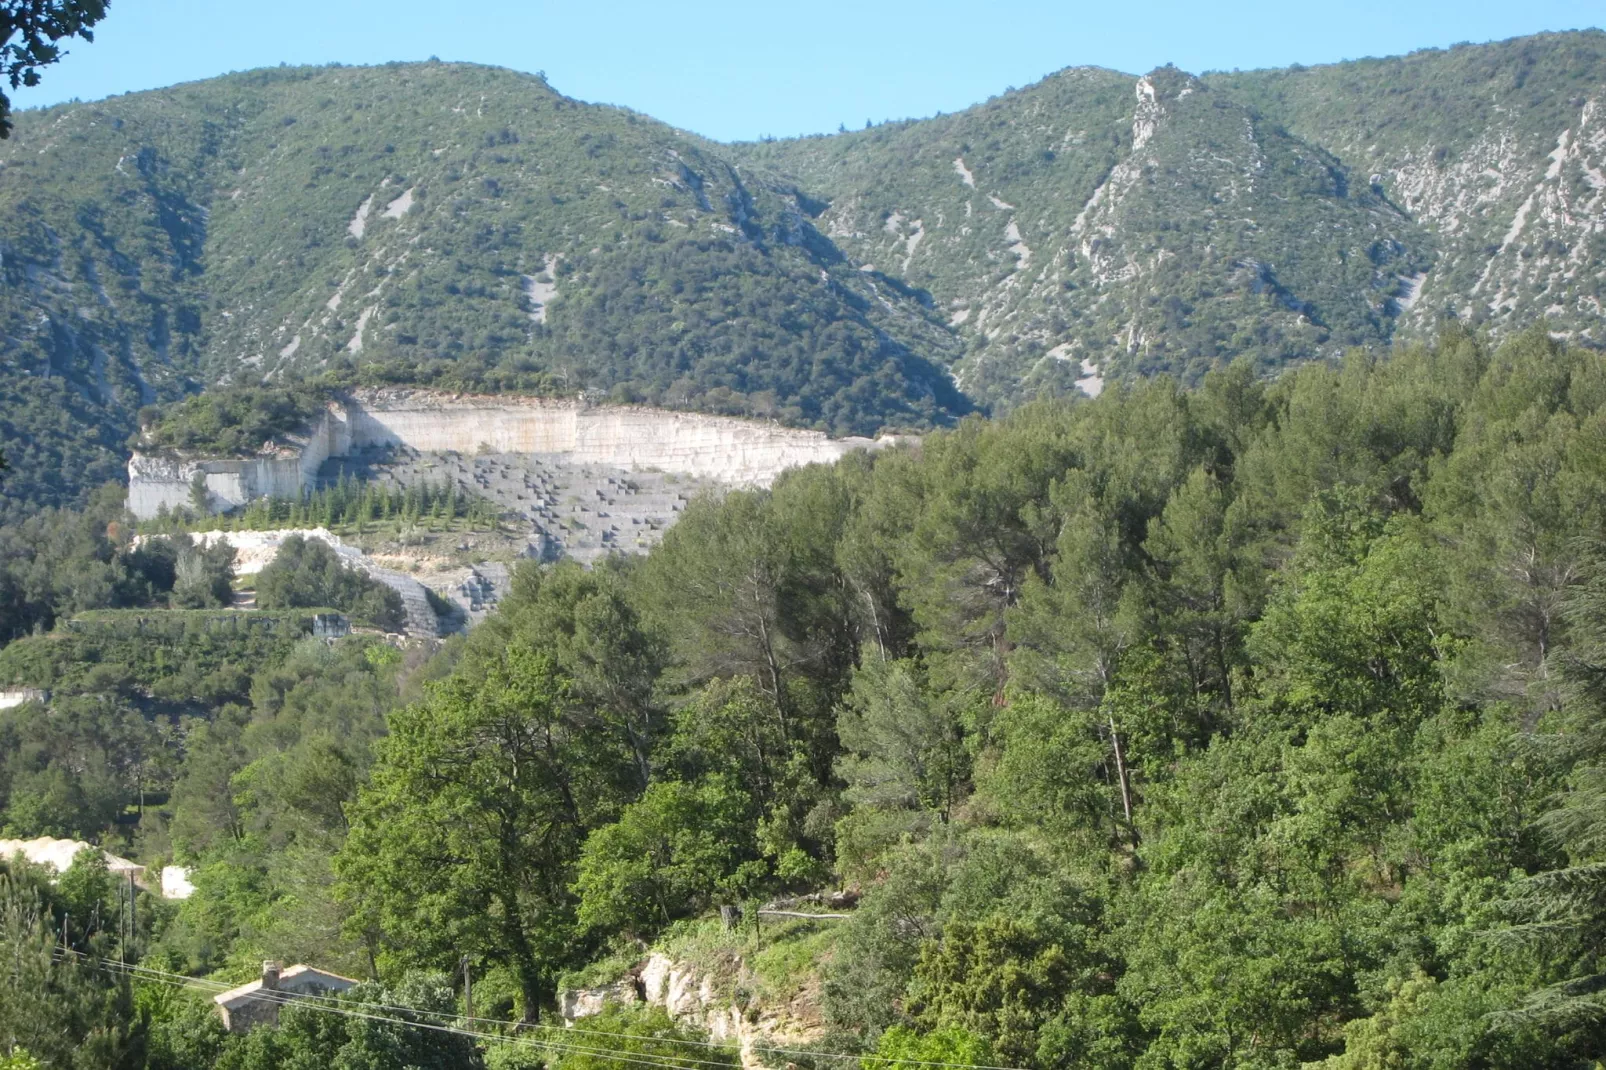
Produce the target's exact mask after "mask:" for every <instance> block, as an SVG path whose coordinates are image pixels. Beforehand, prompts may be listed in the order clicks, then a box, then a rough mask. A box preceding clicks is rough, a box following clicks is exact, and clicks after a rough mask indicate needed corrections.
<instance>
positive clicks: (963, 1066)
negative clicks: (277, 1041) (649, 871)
mask: <svg viewBox="0 0 1606 1070" xmlns="http://www.w3.org/2000/svg"><path fill="white" fill-rule="evenodd" d="M71 953H72V954H74V955H80V956H83V957H86V958H87V957H89V956H87V955H85V954H84V953H83V952H81V951H76V950H73V951H71ZM111 965H112V966H113V967H118V968H125V967H120V966H119V964H116V963H112V964H111ZM126 969H127V970H128V971H131V972H132V973H134V974H136V975H151V976H149V978H148V979H150V980H163V979H171V980H168V983H175V982H176V983H181V984H182V985H184V986H185V987H190V986H193V985H196V984H200V985H204V986H210V987H213V988H215V989H217V990H218V991H227V990H228V989H230V988H234V987H238V986H235V985H229V984H225V983H224V982H221V981H214V980H211V979H209V978H204V977H190V976H188V975H186V974H178V973H170V972H168V971H165V970H157V969H154V968H152V967H148V966H128V967H126ZM253 998H261V999H263V1000H265V1001H268V1002H275V1003H280V1004H288V1003H295V1002H300V1003H310V1002H321V1003H332V1004H338V1005H339V1008H341V1009H343V1008H349V1007H364V1008H369V1009H375V1010H389V1011H397V1012H401V1013H404V1014H410V1015H423V1016H428V1017H433V1018H444V1019H448V1020H451V1021H458V1022H480V1023H485V1024H487V1025H495V1026H502V1027H505V1026H508V1025H515V1024H517V1026H518V1028H519V1029H520V1030H523V1031H525V1032H526V1033H528V1032H535V1031H545V1032H555V1033H558V1034H559V1035H562V1036H569V1035H571V1034H580V1035H582V1036H596V1037H607V1038H610V1039H616V1040H642V1039H646V1038H642V1037H640V1036H637V1035H635V1034H632V1033H621V1032H617V1031H610V1030H605V1029H588V1028H585V1027H583V1026H566V1027H565V1026H552V1025H540V1024H535V1025H524V1024H518V1023H510V1022H507V1021H505V1020H503V1019H499V1018H483V1017H482V1018H473V1017H467V1016H464V1015H457V1014H452V1013H450V1012H446V1011H430V1010H423V1009H420V1008H416V1007H406V1006H401V1005H399V1004H388V1003H370V1002H366V1001H362V1000H353V999H347V998H342V997H337V996H325V995H316V994H312V993H307V994H294V993H277V994H276V996H275V997H269V996H265V995H263V994H262V993H256V994H254V996H253ZM321 1009H322V1008H321ZM329 1009H336V1008H329ZM380 1020H385V1021H396V1019H380ZM399 1024H404V1025H407V1024H417V1025H421V1026H424V1027H425V1028H437V1027H435V1026H431V1025H429V1023H422V1022H419V1023H410V1022H400V1023H399ZM458 1032H462V1033H464V1034H465V1035H469V1036H481V1037H488V1038H491V1039H497V1040H503V1041H507V1040H513V1039H515V1038H512V1037H507V1036H503V1035H501V1034H494V1033H483V1032H472V1031H466V1030H458ZM518 1039H519V1042H520V1043H526V1044H532V1043H533V1044H537V1045H541V1046H546V1047H551V1048H554V1049H568V1050H573V1051H576V1052H578V1053H581V1054H610V1055H612V1054H617V1055H619V1057H621V1058H622V1057H623V1056H624V1054H627V1053H619V1052H618V1051H617V1049H613V1048H587V1047H583V1046H578V1045H575V1044H573V1043H572V1042H569V1043H566V1044H560V1043H557V1042H553V1041H543V1040H540V1039H538V1038H535V1037H524V1038H518ZM650 1039H651V1040H653V1041H654V1042H655V1043H659V1044H680V1045H684V1046H690V1047H697V1048H705V1049H707V1048H713V1049H721V1050H723V1049H728V1047H729V1045H726V1044H721V1043H719V1042H718V1041H711V1040H694V1039H690V1038H684V1037H653V1038H650ZM750 1047H751V1050H752V1051H757V1052H765V1053H767V1054H773V1055H796V1056H802V1057H804V1058H811V1059H848V1060H852V1061H855V1062H858V1061H860V1060H862V1059H865V1058H872V1059H873V1058H875V1056H873V1055H870V1056H862V1055H847V1054H842V1053H838V1052H822V1051H809V1050H807V1049H803V1048H775V1047H766V1046H764V1045H757V1044H755V1045H751V1046H750ZM628 1054H631V1055H637V1056H641V1057H643V1058H649V1059H668V1060H678V1063H676V1065H680V1064H685V1063H692V1064H697V1065H703V1066H717V1067H726V1066H728V1064H726V1063H723V1062H714V1061H712V1060H706V1059H693V1058H690V1057H681V1056H657V1055H653V1054H651V1053H646V1052H636V1053H628ZM896 1061H897V1062H898V1063H900V1064H905V1065H909V1066H927V1067H940V1068H947V1070H1020V1068H1019V1067H1010V1066H995V1065H991V1064H988V1063H959V1062H947V1061H944V1060H937V1059H905V1058H899V1059H897V1060H896Z"/></svg>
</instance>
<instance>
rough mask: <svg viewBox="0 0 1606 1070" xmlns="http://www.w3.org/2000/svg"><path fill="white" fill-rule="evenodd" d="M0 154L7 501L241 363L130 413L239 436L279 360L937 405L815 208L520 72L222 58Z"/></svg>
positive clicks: (944, 351)
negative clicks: (210, 389)
mask: <svg viewBox="0 0 1606 1070" xmlns="http://www.w3.org/2000/svg"><path fill="white" fill-rule="evenodd" d="M58 119H60V120H63V123H62V124H61V125H56V124H57V120H58ZM51 131H57V132H59V133H60V135H61V136H60V137H57V136H56V134H54V133H51ZM47 145H48V147H47ZM41 150H43V151H41ZM0 164H3V165H4V167H5V174H6V177H7V181H6V182H5V183H4V184H3V186H0V202H3V207H4V212H3V213H0V215H3V218H4V220H5V223H4V224H3V226H0V243H3V244H4V246H5V248H6V257H5V264H4V271H3V274H4V286H3V287H0V323H3V324H4V325H5V328H4V330H3V332H0V334H3V336H4V338H5V342H4V343H3V348H0V360H3V361H4V365H3V367H0V449H3V450H4V452H5V453H6V455H7V456H8V457H9V458H10V459H11V461H12V464H13V465H14V467H15V471H14V473H13V474H12V475H11V476H10V477H9V478H8V479H7V481H6V484H5V493H6V495H7V497H8V498H9V499H12V500H14V501H20V502H32V503H40V504H43V503H50V504H62V503H66V502H71V501H75V500H78V499H79V498H80V497H81V495H82V492H83V489H84V486H85V484H84V483H83V482H81V477H80V475H79V474H80V473H84V474H86V475H87V476H88V478H89V479H92V480H99V479H106V478H110V477H112V476H113V475H115V473H116V470H117V468H118V467H119V465H120V463H121V460H122V459H123V458H124V457H126V453H123V449H124V447H123V442H124V440H125V439H127V438H128V437H129V435H130V433H131V432H133V431H134V429H135V428H134V426H133V425H134V420H135V414H136V413H137V412H138V411H139V410H140V409H141V408H142V407H144V406H147V405H149V404H150V403H152V402H172V401H175V400H177V399H179V398H181V397H183V396H184V395H185V394H186V393H190V392H193V391H194V390H195V389H196V388H197V387H200V386H213V385H217V384H220V383H232V384H236V385H238V386H240V387H242V388H245V389H243V390H242V391H239V392H233V393H228V394H226V395H225V396H224V397H223V398H222V399H219V400H217V401H208V400H199V401H194V402H190V403H189V404H188V405H186V406H184V407H183V408H182V410H181V412H180V414H179V417H178V419H177V422H176V423H175V425H174V429H173V430H172V431H171V432H170V433H168V432H161V433H160V434H161V435H162V436H163V437H165V438H167V439H169V440H170V444H172V445H176V446H185V445H197V444H200V443H207V444H209V445H210V444H213V443H214V442H215V443H217V444H219V445H222V446H223V447H224V448H226V449H228V450H230V451H241V450H243V451H247V452H249V451H254V450H256V449H257V448H259V447H260V446H261V445H262V442H263V441H264V439H265V438H267V437H269V436H270V435H272V434H277V433H280V432H282V431H284V430H286V429H287V424H288V423H290V422H293V420H291V419H290V417H292V416H294V415H296V414H297V413H299V412H301V411H302V410H304V409H305V405H306V404H307V403H308V402H309V398H308V396H307V395H305V394H302V393H298V392H297V391H296V390H295V389H294V388H289V389H281V388H279V387H278V386H276V387H275V388H274V389H273V390H269V391H260V390H257V389H256V387H257V384H258V383H259V381H261V380H262V379H263V378H264V377H265V376H273V377H274V381H275V382H276V383H278V382H280V381H281V379H280V378H279V376H278V373H300V372H302V371H316V372H319V373H320V374H321V373H323V372H324V371H325V370H327V371H328V373H329V375H330V376H331V377H332V379H333V380H336V381H339V382H343V383H348V384H350V383H360V382H368V383H378V382H411V383H424V384H430V385H435V386H439V387H441V388H444V389H453V390H464V389H467V390H500V389H523V390H528V391H539V392H546V393H564V394H574V393H577V392H580V391H582V390H584V391H587V392H591V393H594V394H597V395H607V394H608V393H610V392H617V396H620V397H629V398H634V399H639V400H643V401H651V402H656V403H660V404H666V405H673V406H679V407H701V408H708V409H714V410H717V411H728V412H741V413H753V414H760V415H773V416H776V417H778V418H782V419H787V420H789V421H792V422H794V423H799V424H803V425H806V426H811V427H818V428H821V429H823V430H828V431H832V432H835V433H861V434H862V433H872V432H874V431H875V430H877V429H878V428H880V427H882V426H884V425H891V426H906V425H914V426H927V425H930V424H931V423H933V422H943V421H946V420H947V419H949V418H950V417H951V416H953V415H955V414H956V413H959V412H963V411H965V409H966V407H967V406H966V403H965V402H964V401H963V399H962V398H961V397H960V396H959V395H958V394H957V392H956V391H954V389H953V388H952V387H951V385H950V384H949V383H948V381H947V379H946V377H945V375H944V374H943V372H942V370H941V369H942V366H943V365H945V364H946V363H947V362H948V361H949V360H950V359H951V358H952V357H954V356H956V355H957V352H958V349H957V346H956V345H955V344H954V341H953V339H952V338H951V336H950V335H949V334H948V333H947V332H946V331H945V330H944V329H943V328H942V327H941V325H940V323H939V322H938V321H937V319H936V317H935V314H934V313H933V312H932V311H931V310H930V309H928V308H927V307H926V305H925V304H924V303H923V302H922V300H921V296H920V295H919V294H915V293H912V292H910V291H908V290H907V289H906V288H904V287H902V286H901V284H897V283H895V282H893V281H891V280H887V279H882V278H879V277H875V276H871V275H866V274H863V273H861V272H859V271H857V270H855V269H854V267H853V265H851V264H849V263H847V261H846V259H845V258H844V257H843V256H842V254H841V253H840V252H839V251H837V249H836V248H835V246H834V245H833V244H832V243H831V241H830V240H829V239H827V238H825V237H824V236H822V235H821V234H820V233H819V232H818V231H817V230H816V229H815V228H814V226H813V223H812V221H811V220H812V216H813V215H814V214H817V212H818V210H819V208H820V205H818V204H817V203H816V202H814V201H811V200H810V199H809V198H808V197H806V196H805V195H803V194H801V193H799V192H798V191H796V190H794V189H793V188H792V187H791V186H790V185H789V184H787V183H778V182H772V181H770V180H768V179H766V178H763V177H762V176H759V175H750V174H747V173H745V172H742V171H739V170H738V169H736V168H735V167H734V166H732V165H731V164H730V163H728V162H727V161H726V160H725V159H723V158H722V157H721V156H720V155H719V154H718V153H717V152H716V151H715V150H714V148H713V147H712V146H708V145H705V144H703V143H701V142H699V141H698V140H697V139H695V138H692V137H689V136H687V135H684V134H682V133H679V132H677V131H674V130H672V129H670V128H668V127H665V126H663V125H662V124H659V123H656V122H653V121H651V120H649V119H646V118H644V117H642V116H639V115H636V114H634V113H631V112H628V111H624V110H622V109H618V108H611V107H600V106H594V105H587V104H582V103H580V102H578V101H573V100H570V99H568V98H565V97H562V96H560V95H558V94H557V93H555V92H553V91H552V90H551V89H550V88H549V87H547V85H546V84H545V82H544V81H543V80H542V79H540V78H539V77H531V76H527V75H520V74H514V73H512V72H508V71H499V70H491V69H486V68H479V67H473V66H468V65H456V64H442V63H427V64H409V65H401V64H397V65H391V66H387V67H382V68H370V69H351V68H340V67H330V68H319V69H282V70H269V71H258V72H253V73H250V74H244V75H232V76H229V77H225V78H223V79H219V80H215V81H211V82H202V83H193V84H190V85H186V86H180V87H176V88H174V89H171V90H163V91H161V92H158V93H153V94H133V95H129V96H125V97H121V98H118V99H116V100H110V101H105V102H102V103H99V104H96V105H92V106H88V107H83V106H80V105H68V106H66V107H64V108H61V109H50V110H46V111H41V112H33V113H28V114H26V115H23V116H19V126H18V129H17V133H16V136H15V137H14V138H13V139H12V141H11V142H9V143H7V144H6V146H5V148H4V149H0ZM552 287H555V290H554V289H551V288H552ZM261 401H272V402H273V404H272V405H258V404H257V402H261ZM91 485H92V484H91Z"/></svg>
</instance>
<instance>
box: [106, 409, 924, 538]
mask: <svg viewBox="0 0 1606 1070" xmlns="http://www.w3.org/2000/svg"><path fill="white" fill-rule="evenodd" d="M891 441H892V440H891V439H881V440H871V439H866V438H845V439H833V438H828V437H827V436H826V435H824V434H822V433H820V432H818V431H799V430H795V429H793V428H788V427H782V426H780V425H778V424H771V423H763V422H760V421H757V420H742V419H737V418H735V417H727V416H705V415H702V414H700V413H685V412H669V411H666V410H663V409H650V408H643V407H635V406H614V405H592V404H589V403H587V402H584V401H578V400H573V399H548V398H528V397H510V396H475V395H461V394H453V395H447V394H436V393H431V392H428V391H421V390H367V391H360V392H358V393H356V394H354V395H352V396H351V397H349V398H346V399H343V400H341V401H338V402H335V403H333V404H331V405H330V407H329V409H328V411H327V412H326V413H325V414H324V416H323V417H322V418H321V419H319V421H318V422H317V424H316V425H315V426H314V427H313V428H312V429H311V432H310V433H309V434H308V435H307V437H306V440H305V441H304V442H298V443H296V444H294V445H280V446H273V447H271V448H270V447H268V446H265V447H264V449H263V451H262V453H261V454H260V455H259V456H256V457H248V458H206V457H193V456H183V455H178V454H173V453H145V452H142V451H137V450H136V451H135V453H134V455H133V456H132V457H131V458H129V462H128V484H129V491H128V508H129V510H130V511H132V512H133V513H134V515H135V516H137V517H140V518H141V519H148V518H150V517H154V516H156V515H157V513H158V511H159V510H160V509H162V508H163V507H164V506H165V507H166V508H168V509H177V508H181V507H183V506H186V505H187V504H188V503H189V500H190V483H191V480H193V479H194V478H195V476H196V475H197V474H199V475H201V476H202V477H203V480H204V482H205V486H206V490H207V494H208V497H209V500H210V501H211V502H212V504H213V507H214V508H216V509H220V510H224V509H233V508H236V507H238V506H241V505H244V504H246V503H247V502H250V501H252V500H253V499H256V498H265V497H286V498H288V497H296V496H298V495H300V494H301V493H302V491H303V489H304V488H306V487H310V486H313V485H315V482H316V479H317V474H318V469H319V468H320V467H322V465H323V463H324V462H325V461H327V460H328V459H329V458H330V457H338V456H344V455H346V454H349V453H350V452H351V451H352V450H354V449H362V448H366V447H375V446H383V447H397V446H405V447H407V448H409V449H414V450H419V451H421V452H439V451H448V450H455V451H457V452H460V453H477V452H479V451H480V449H481V447H482V446H483V447H484V448H486V449H488V450H490V451H492V452H496V453H527V454H550V455H559V456H561V457H562V458H564V459H565V460H567V461H569V462H571V463H577V464H598V465H605V466H607V467H610V468H619V469H624V470H627V471H637V470H643V469H658V470H662V471H668V472H678V473H681V474H684V475H689V476H695V477H698V478H702V479H711V480H714V481H717V482H720V483H725V484H730V485H735V486H767V485H768V484H769V483H770V482H771V481H772V480H773V479H774V478H775V477H776V476H777V475H778V474H779V473H780V472H782V471H784V470H785V469H787V468H792V467H795V466H797V465H804V464H814V463H820V462H825V463H829V462H832V461H835V460H837V459H838V458H840V457H842V456H843V455H844V454H846V453H849V452H851V451H853V450H857V449H866V448H875V447H876V446H878V445H881V444H886V443H890V442H891Z"/></svg>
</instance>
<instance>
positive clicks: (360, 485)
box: [139, 475, 497, 535]
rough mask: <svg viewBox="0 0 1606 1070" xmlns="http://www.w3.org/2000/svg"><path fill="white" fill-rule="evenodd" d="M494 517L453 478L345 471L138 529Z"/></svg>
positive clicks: (348, 527) (490, 520)
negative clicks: (405, 478) (310, 487)
mask: <svg viewBox="0 0 1606 1070" xmlns="http://www.w3.org/2000/svg"><path fill="white" fill-rule="evenodd" d="M496 522H497V511H496V506H495V505H494V504H493V503H492V502H491V501H490V500H489V499H488V498H485V497H483V496H481V495H478V494H474V493H472V492H470V491H467V490H465V489H463V488H462V487H460V486H459V485H458V484H457V482H456V481H455V480H442V481H441V482H440V483H435V482H432V481H430V480H422V481H419V482H416V483H408V484H407V485H406V486H396V485H394V484H385V483H376V482H371V481H358V480H355V479H352V478H351V477H350V476H349V475H347V476H345V477H343V478H342V479H341V480H340V481H339V482H338V483H334V484H331V485H330V486H327V487H320V488H318V489H317V490H314V491H311V492H309V493H307V494H304V495H303V496H302V497H300V498H281V497H272V498H257V499H254V500H253V501H252V502H251V503H250V504H249V505H247V506H245V507H244V508H243V509H237V510H235V511H234V512H232V513H208V514H207V515H205V516H197V515H195V513H194V512H192V511H190V510H188V509H182V510H179V511H176V512H168V513H166V514H165V515H158V516H156V517H154V518H152V519H150V520H146V521H142V522H141V523H140V525H139V527H140V530H141V531H143V532H147V533H151V534H177V533H179V532H198V531H277V530H280V529H283V528H305V527H309V526H315V527H323V528H328V529H329V530H330V531H334V532H337V533H340V534H346V533H348V532H349V533H351V534H354V535H361V534H364V533H365V532H367V531H369V530H372V529H373V528H374V527H376V526H378V527H383V526H387V525H390V526H394V527H395V528H396V530H397V531H398V532H406V531H408V530H409V529H412V528H419V527H422V528H427V529H429V530H431V531H433V530H436V529H437V528H441V529H445V530H452V529H454V528H459V527H461V528H463V529H465V530H472V531H484V530H486V529H488V528H494V527H495V526H496Z"/></svg>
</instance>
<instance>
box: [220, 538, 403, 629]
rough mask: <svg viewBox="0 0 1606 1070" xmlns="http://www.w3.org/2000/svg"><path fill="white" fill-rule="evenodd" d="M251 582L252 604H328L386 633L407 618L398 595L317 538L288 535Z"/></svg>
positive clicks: (278, 606)
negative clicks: (253, 589)
mask: <svg viewBox="0 0 1606 1070" xmlns="http://www.w3.org/2000/svg"><path fill="white" fill-rule="evenodd" d="M223 545H226V544H223ZM256 582H257V587H256V591H257V605H258V606H260V607H261V608H263V609H268V610H273V609H310V608H313V607H316V606H330V607H333V608H335V609H338V610H340V611H341V612H342V613H349V614H351V615H352V617H353V618H354V619H355V620H357V621H358V622H360V623H362V624H368V625H371V626H373V627H375V628H379V629H381V630H382V631H387V632H399V631H401V630H402V625H403V623H404V622H405V620H406V618H407V613H406V610H405V609H403V608H402V600H401V595H399V594H397V593H396V591H395V590H393V589H392V588H390V587H387V586H386V585H385V584H383V583H380V582H379V581H378V580H376V579H374V578H373V577H372V576H369V575H368V574H367V573H365V572H363V571H362V570H361V569H359V568H356V567H355V566H353V565H349V564H347V563H346V562H344V561H342V560H341V559H340V555H339V554H337V553H335V551H334V549H333V548H332V547H330V545H329V544H328V543H326V542H324V541H323V540H322V539H309V538H306V537H305V536H302V535H291V536H289V537H288V538H286V539H285V540H284V542H283V543H282V544H281V545H280V546H279V552H278V553H277V554H275V555H274V558H273V560H272V561H270V562H269V563H268V564H267V565H265V566H264V567H263V569H262V571H261V572H259V573H257V581H256Z"/></svg>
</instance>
